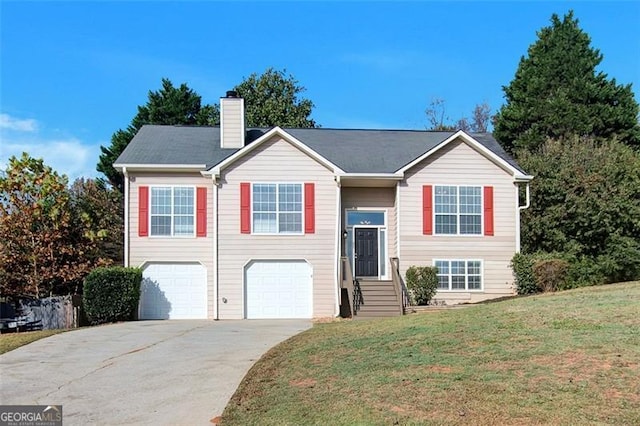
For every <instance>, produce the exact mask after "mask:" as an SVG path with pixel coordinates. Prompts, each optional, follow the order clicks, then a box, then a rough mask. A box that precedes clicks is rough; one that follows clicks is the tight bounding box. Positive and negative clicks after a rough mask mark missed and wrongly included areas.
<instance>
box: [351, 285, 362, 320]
mask: <svg viewBox="0 0 640 426" xmlns="http://www.w3.org/2000/svg"><path fill="white" fill-rule="evenodd" d="M360 305H364V297H362V289H361V288H360V281H358V280H357V279H354V280H353V315H358V311H359V310H360Z"/></svg>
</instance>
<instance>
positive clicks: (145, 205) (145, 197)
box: [138, 186, 149, 237]
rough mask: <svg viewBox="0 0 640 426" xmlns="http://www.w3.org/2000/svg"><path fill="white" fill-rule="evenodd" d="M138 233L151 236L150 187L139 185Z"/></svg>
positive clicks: (142, 235)
mask: <svg viewBox="0 0 640 426" xmlns="http://www.w3.org/2000/svg"><path fill="white" fill-rule="evenodd" d="M138 235H139V236H140V237H147V236H149V187H148V186H140V187H138Z"/></svg>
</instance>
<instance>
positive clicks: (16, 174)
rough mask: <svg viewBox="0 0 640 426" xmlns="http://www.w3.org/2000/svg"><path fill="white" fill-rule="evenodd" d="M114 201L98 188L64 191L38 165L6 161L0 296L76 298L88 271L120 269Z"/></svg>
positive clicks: (63, 184) (26, 159)
mask: <svg viewBox="0 0 640 426" xmlns="http://www.w3.org/2000/svg"><path fill="white" fill-rule="evenodd" d="M120 199H121V195H120V193H119V192H118V191H116V190H114V189H111V188H108V187H105V185H104V184H102V183H100V182H99V181H95V180H91V179H89V180H85V179H78V180H76V181H75V182H74V183H73V184H72V185H71V186H70V187H69V186H68V180H67V177H66V176H64V175H62V176H61V175H59V174H58V173H57V172H55V171H54V170H52V169H51V167H49V166H47V165H46V164H44V162H43V160H41V159H34V158H31V157H30V156H29V155H28V154H26V153H24V154H23V155H22V156H21V157H20V158H17V157H15V156H14V157H11V158H10V159H9V164H8V167H7V170H6V171H5V172H4V173H2V174H0V294H1V295H2V296H3V297H9V298H13V299H17V298H20V297H36V298H37V297H46V296H49V295H50V294H54V295H61V294H70V293H76V292H78V290H79V288H80V286H81V285H82V280H83V278H84V277H85V276H86V275H87V274H88V273H89V272H90V271H91V270H92V269H93V268H95V267H96V266H102V265H109V264H112V263H120V262H122V244H123V222H122V221H123V215H122V207H121V206H122V203H121V200H120Z"/></svg>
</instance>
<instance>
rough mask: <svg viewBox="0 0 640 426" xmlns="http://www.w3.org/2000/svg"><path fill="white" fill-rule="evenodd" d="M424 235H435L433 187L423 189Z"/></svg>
mask: <svg viewBox="0 0 640 426" xmlns="http://www.w3.org/2000/svg"><path fill="white" fill-rule="evenodd" d="M422 233H423V234H424V235H433V187H432V186H431V185H424V186H423V187H422Z"/></svg>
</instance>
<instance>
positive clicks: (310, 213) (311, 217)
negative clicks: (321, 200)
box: [304, 183, 316, 234]
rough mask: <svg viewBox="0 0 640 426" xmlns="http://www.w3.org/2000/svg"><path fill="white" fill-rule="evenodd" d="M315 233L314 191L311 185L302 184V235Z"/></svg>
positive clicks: (313, 186)
mask: <svg viewBox="0 0 640 426" xmlns="http://www.w3.org/2000/svg"><path fill="white" fill-rule="evenodd" d="M315 232H316V189H315V185H314V184H313V183H305V184H304V233H305V234H315Z"/></svg>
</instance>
